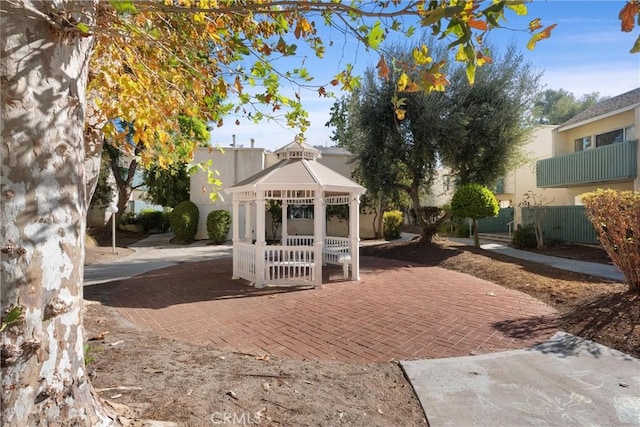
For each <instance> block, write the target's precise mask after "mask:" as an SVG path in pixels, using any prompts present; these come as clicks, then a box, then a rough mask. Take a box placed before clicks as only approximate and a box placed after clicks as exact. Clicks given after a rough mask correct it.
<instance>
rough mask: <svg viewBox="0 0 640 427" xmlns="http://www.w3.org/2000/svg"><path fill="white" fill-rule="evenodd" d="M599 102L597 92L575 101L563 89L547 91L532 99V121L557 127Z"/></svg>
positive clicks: (573, 97)
mask: <svg viewBox="0 0 640 427" xmlns="http://www.w3.org/2000/svg"><path fill="white" fill-rule="evenodd" d="M601 100H602V98H601V97H600V94H599V93H598V92H592V93H590V94H587V95H584V96H582V97H581V98H580V99H576V97H575V95H574V94H573V93H571V92H568V91H566V90H564V89H558V90H555V89H547V90H545V91H543V92H540V93H538V94H537V95H536V97H535V99H534V108H533V119H534V122H535V123H541V124H548V125H559V124H562V123H564V122H566V121H567V120H569V119H570V118H572V117H573V116H575V115H576V114H578V113H580V112H582V111H584V110H586V109H587V108H589V107H591V106H593V105H595V104H596V102H598V101H601Z"/></svg>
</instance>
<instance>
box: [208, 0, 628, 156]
mask: <svg viewBox="0 0 640 427" xmlns="http://www.w3.org/2000/svg"><path fill="white" fill-rule="evenodd" d="M624 3H625V2H624V1H611V0H610V1H585V0H573V1H569V0H565V1H554V0H547V1H543V0H535V1H534V2H533V3H530V4H528V9H529V14H528V15H527V16H525V17H517V16H516V15H515V14H510V15H508V17H509V22H508V23H507V24H505V26H507V27H509V28H518V29H522V28H526V27H527V25H528V22H529V21H530V20H531V19H533V18H541V19H542V23H543V25H545V26H546V25H549V24H552V23H557V24H558V26H557V27H556V28H555V30H554V31H553V33H552V36H551V38H550V39H547V40H543V41H542V42H540V43H538V45H537V46H536V48H535V50H533V51H529V50H527V48H526V43H527V41H528V40H529V37H530V35H529V34H528V33H521V32H518V31H510V30H508V29H497V30H494V31H492V32H491V41H492V43H493V44H494V45H496V46H498V48H503V47H504V46H506V45H508V44H509V43H510V42H515V43H516V45H517V46H518V47H519V48H520V50H521V52H522V53H523V55H524V56H525V58H526V59H527V60H528V61H530V62H531V63H532V64H533V65H534V66H535V67H536V69H538V70H539V71H542V72H543V73H544V74H543V76H542V79H541V82H542V84H543V85H544V86H545V88H547V89H565V90H567V91H569V92H572V93H573V94H574V95H576V96H577V97H580V96H582V95H584V94H587V93H591V92H599V93H600V94H601V95H607V96H615V95H618V94H620V93H623V92H626V91H629V90H631V89H634V88H637V87H639V86H640V54H631V53H629V49H631V46H632V45H633V43H634V41H635V39H636V37H638V33H639V30H638V29H637V28H636V29H635V30H634V32H632V33H622V32H621V31H620V21H619V19H618V13H619V11H620V9H621V8H622V7H623V5H624ZM322 36H323V40H324V41H325V43H326V42H327V40H328V39H331V40H332V41H333V42H334V43H333V46H331V47H329V48H328V49H327V54H326V55H325V58H324V59H323V60H321V61H319V60H315V59H313V58H310V59H308V60H307V62H306V66H307V67H308V68H309V71H310V73H311V75H313V76H314V77H315V80H314V81H315V82H317V83H318V84H319V83H324V82H327V81H328V80H330V79H331V78H333V76H334V75H335V74H337V73H338V72H339V71H340V70H341V69H342V68H343V67H344V64H346V63H354V64H355V66H356V69H359V70H364V69H365V68H366V67H368V66H374V65H375V64H376V63H377V62H378V59H379V57H378V55H377V54H376V53H374V52H371V53H370V52H366V51H365V49H364V47H363V46H361V45H360V46H359V45H358V44H357V43H356V42H355V41H354V40H350V39H345V38H344V36H342V35H341V34H339V33H338V32H337V31H335V30H334V31H333V32H332V31H329V30H323V32H322ZM300 58H301V57H300ZM300 58H298V59H300ZM302 101H303V105H304V106H305V108H306V110H307V111H308V112H309V119H310V121H311V127H310V129H309V130H308V131H307V132H306V137H307V143H309V144H312V145H327V146H331V145H333V142H332V141H331V140H330V135H331V129H330V128H327V127H325V123H326V122H327V120H329V110H330V108H331V106H332V105H333V103H334V99H331V98H319V97H318V95H317V93H316V92H315V91H307V92H305V91H303V92H302ZM234 121H235V118H231V117H229V118H227V119H226V120H225V125H224V126H223V127H221V128H215V129H214V130H213V132H212V133H211V143H212V144H220V145H221V146H229V145H230V144H231V141H232V135H234V134H235V135H236V139H237V142H238V144H240V145H244V146H245V147H248V146H249V145H250V139H251V138H253V139H254V140H255V146H256V147H264V148H267V149H269V150H275V149H277V148H278V147H282V146H284V145H286V144H288V143H290V142H291V141H293V138H294V136H295V135H296V133H297V132H296V131H295V130H292V129H288V128H287V127H286V126H285V125H284V124H282V123H275V122H262V123H260V124H258V125H254V124H252V123H250V122H248V121H247V120H243V119H242V118H240V121H241V125H240V126H236V125H235V124H234V123H233V122H234Z"/></svg>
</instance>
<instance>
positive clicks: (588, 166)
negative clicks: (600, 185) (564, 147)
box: [536, 140, 638, 187]
mask: <svg viewBox="0 0 640 427" xmlns="http://www.w3.org/2000/svg"><path fill="white" fill-rule="evenodd" d="M637 153H638V141H637V140H635V141H627V142H622V143H618V144H612V145H607V146H605V147H598V148H593V149H590V150H584V151H579V152H577V153H570V154H563V155H561V156H556V157H551V158H549V159H544V160H538V162H537V164H536V184H537V186H538V187H570V186H575V185H582V184H589V183H596V182H606V181H622V180H627V179H635V178H636V176H637V175H638V165H637V163H638V161H637V158H638V155H637Z"/></svg>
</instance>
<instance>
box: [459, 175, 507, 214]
mask: <svg viewBox="0 0 640 427" xmlns="http://www.w3.org/2000/svg"><path fill="white" fill-rule="evenodd" d="M498 212H500V204H499V202H498V199H496V196H494V195H493V193H492V192H491V190H489V189H488V188H487V187H485V186H483V185H480V184H473V183H472V184H464V185H461V186H459V187H458V188H457V189H456V192H455V193H454V195H453V198H452V199H451V213H452V214H453V216H455V217H458V218H471V219H474V220H477V219H480V218H485V217H488V216H497V215H498Z"/></svg>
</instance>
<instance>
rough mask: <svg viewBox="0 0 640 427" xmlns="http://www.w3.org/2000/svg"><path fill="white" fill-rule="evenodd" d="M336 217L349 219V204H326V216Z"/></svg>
mask: <svg viewBox="0 0 640 427" xmlns="http://www.w3.org/2000/svg"><path fill="white" fill-rule="evenodd" d="M331 217H336V218H339V219H341V220H347V219H349V206H347V205H329V206H327V218H331Z"/></svg>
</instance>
